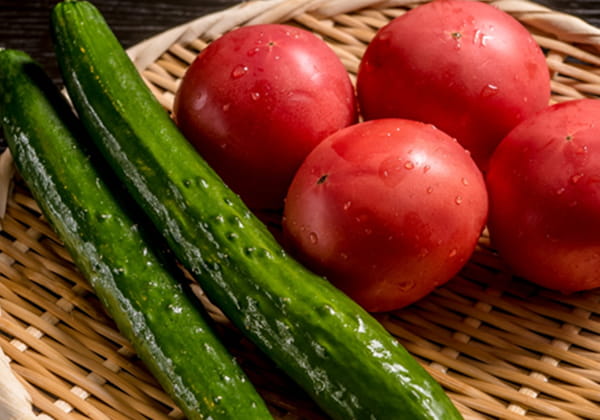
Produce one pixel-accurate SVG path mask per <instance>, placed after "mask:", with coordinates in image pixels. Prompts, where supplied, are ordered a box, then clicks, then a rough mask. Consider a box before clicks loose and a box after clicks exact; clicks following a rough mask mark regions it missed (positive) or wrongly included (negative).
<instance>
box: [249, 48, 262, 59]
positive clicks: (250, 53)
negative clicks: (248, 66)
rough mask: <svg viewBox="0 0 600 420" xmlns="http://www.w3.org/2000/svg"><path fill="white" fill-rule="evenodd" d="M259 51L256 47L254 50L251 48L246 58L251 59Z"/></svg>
mask: <svg viewBox="0 0 600 420" xmlns="http://www.w3.org/2000/svg"><path fill="white" fill-rule="evenodd" d="M259 51H260V48H258V47H255V48H252V49H251V50H248V52H247V54H248V57H252V56H254V55H256V53H257V52H259Z"/></svg>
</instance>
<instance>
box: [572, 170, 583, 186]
mask: <svg viewBox="0 0 600 420" xmlns="http://www.w3.org/2000/svg"><path fill="white" fill-rule="evenodd" d="M583 177H584V175H583V174H582V173H581V172H580V173H578V174H575V175H573V176H572V177H571V182H572V183H573V184H577V183H578V182H579V181H580V180H581V178H583Z"/></svg>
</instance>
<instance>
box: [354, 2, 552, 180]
mask: <svg viewBox="0 0 600 420" xmlns="http://www.w3.org/2000/svg"><path fill="white" fill-rule="evenodd" d="M357 91H358V98H359V103H360V108H361V111H362V113H363V116H364V117H365V119H375V118H385V117H400V118H408V119H414V120H419V121H424V122H428V123H431V124H434V125H436V126H437V127H438V128H439V129H441V130H442V131H445V132H446V133H448V134H450V135H451V136H453V137H456V138H457V139H458V140H459V142H460V143H461V144H462V145H463V146H464V147H465V148H466V149H468V150H470V151H471V154H472V155H473V159H474V160H475V162H477V164H478V165H479V166H480V168H481V169H482V170H484V171H485V170H486V169H487V164H488V160H489V157H490V155H491V153H492V152H493V150H494V148H495V147H496V145H497V144H498V143H499V142H500V140H502V138H503V137H504V136H505V135H506V134H507V133H508V132H509V131H510V129H512V128H513V127H514V126H515V125H516V124H517V123H519V122H520V121H522V120H524V119H525V118H526V117H528V116H530V115H532V114H533V113H535V112H536V111H538V110H540V109H542V108H543V107H545V106H547V105H548V102H549V99H550V75H549V71H548V68H547V65H546V61H545V57H544V54H543V52H542V50H541V49H540V47H539V46H538V45H537V44H536V43H535V41H534V39H533V38H532V36H531V35H530V34H529V32H528V31H527V30H526V29H525V28H524V27H523V26H522V25H521V24H520V23H519V22H518V21H517V20H516V19H514V18H513V17H512V16H510V15H508V14H507V13H505V12H503V11H500V10H499V9H497V8H495V7H493V6H491V5H489V4H486V3H482V2H476V1H464V0H436V1H433V2H431V3H427V4H424V5H421V6H419V7H417V8H415V9H413V10H411V11H409V12H407V13H406V14H404V15H402V16H399V17H397V18H396V19H394V20H393V21H391V22H390V23H389V24H388V25H387V26H385V27H383V28H382V29H380V30H379V32H378V33H377V34H376V36H375V38H374V39H373V40H372V41H371V43H370V44H369V46H368V48H367V50H366V51H365V54H364V55H363V58H362V61H361V65H360V68H359V72H358V76H357Z"/></svg>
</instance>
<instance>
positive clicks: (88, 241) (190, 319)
mask: <svg viewBox="0 0 600 420" xmlns="http://www.w3.org/2000/svg"><path fill="white" fill-rule="evenodd" d="M0 87H1V89H0V115H1V118H2V119H1V122H2V126H3V129H4V135H5V138H6V140H7V142H8V144H9V147H10V151H11V152H12V155H13V157H14V160H15V163H16V166H17V168H18V169H19V171H20V174H21V175H22V177H23V178H24V179H25V181H26V182H27V184H28V186H29V187H30V189H31V192H32V194H33V196H34V197H35V198H36V200H37V202H38V203H39V205H40V207H41V209H42V211H43V213H44V215H45V216H46V217H47V218H48V220H49V221H50V222H51V224H52V226H53V227H54V229H55V230H56V232H57V234H58V235H59V237H60V238H61V239H62V240H63V241H64V243H65V246H66V247H67V248H68V250H69V251H70V253H71V255H72V256H73V259H74V261H75V262H76V264H77V266H78V267H79V269H80V270H81V272H82V273H83V275H84V276H85V277H86V278H87V279H88V280H89V281H90V283H91V285H92V286H93V288H94V290H95V291H96V293H97V295H98V297H99V298H100V299H101V301H102V303H103V304H104V305H105V307H106V309H107V311H108V313H109V314H110V315H111V316H112V318H113V319H114V320H115V322H116V324H117V326H118V327H119V329H120V330H121V332H122V333H123V334H124V335H125V336H126V337H127V338H128V339H129V340H130V341H131V342H132V344H133V346H134V347H135V349H136V351H137V353H138V355H139V356H140V357H141V359H142V360H143V361H144V362H145V363H146V365H147V366H148V368H149V369H150V370H151V371H152V372H153V374H154V375H155V376H156V378H157V379H158V380H159V382H160V383H161V384H162V386H163V387H164V388H165V390H166V391H167V392H168V393H169V394H170V395H171V397H172V398H173V399H174V401H176V402H177V403H178V405H179V406H180V407H181V409H182V410H183V412H184V413H185V414H186V416H187V417H188V418H189V419H206V418H212V419H237V418H239V413H240V412H243V413H244V418H248V419H250V418H252V419H267V418H272V417H271V416H270V414H269V411H268V410H267V408H266V406H265V405H264V403H263V401H262V400H261V398H260V396H259V395H258V394H257V393H256V391H255V390H254V388H253V387H252V385H251V383H250V382H249V381H248V380H247V378H246V376H245V375H244V373H243V372H242V370H241V369H240V368H239V366H238V365H237V364H236V363H235V362H234V361H233V360H232V356H231V355H230V354H229V353H228V352H227V351H226V349H225V348H224V347H223V345H222V344H221V343H220V342H219V340H218V337H217V336H216V335H215V333H214V332H213V331H212V328H211V326H210V325H209V323H208V318H207V316H208V315H206V316H205V315H204V314H203V313H202V312H201V310H200V305H198V304H196V301H195V299H194V298H193V297H192V296H191V293H190V292H188V291H187V290H186V289H184V288H183V287H182V284H181V282H183V281H184V280H183V276H182V275H181V271H180V270H178V268H176V267H175V265H174V264H173V263H172V262H169V261H170V257H167V256H166V254H165V253H164V252H163V251H162V248H161V247H160V245H161V244H163V242H164V241H163V240H162V238H160V236H159V235H158V234H157V232H155V231H154V229H153V227H152V226H151V225H150V224H149V223H148V222H147V220H146V219H145V218H144V217H142V215H140V214H138V213H139V212H138V210H137V208H135V207H134V205H135V203H132V202H129V201H128V197H126V194H123V193H122V191H120V188H121V186H120V184H119V182H118V181H117V179H116V178H114V179H113V178H111V176H110V171H109V170H108V169H107V168H106V167H105V166H104V162H100V161H99V160H98V159H97V157H96V156H95V155H94V153H93V147H92V145H91V143H90V142H89V141H88V140H86V135H84V130H83V127H81V125H80V122H79V120H77V119H76V117H75V116H74V114H73V113H72V111H71V109H70V108H69V105H68V104H67V103H66V101H65V99H64V98H63V97H62V95H61V94H60V92H59V91H58V90H57V88H56V87H55V86H54V85H53V84H52V82H51V81H50V79H48V77H47V76H46V74H45V73H44V71H43V70H42V69H41V68H40V67H39V66H38V65H37V64H35V63H34V62H33V61H32V59H31V58H30V57H29V56H27V55H26V54H25V53H22V52H20V51H14V50H3V51H0ZM115 196H118V197H119V198H118V199H116V198H115Z"/></svg>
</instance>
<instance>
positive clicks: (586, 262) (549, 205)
mask: <svg viewBox="0 0 600 420" xmlns="http://www.w3.org/2000/svg"><path fill="white" fill-rule="evenodd" d="M599 121H600V101H599V100H597V99H582V100H575V101H569V102H565V103H561V104H558V105H553V106H552V107H549V108H547V109H545V110H544V111H542V112H540V113H538V114H537V115H535V116H534V117H531V118H529V119H527V120H526V121H524V122H522V123H521V124H519V125H518V126H517V127H516V128H515V129H514V130H512V131H511V132H510V134H509V135H508V136H507V137H506V138H505V139H504V140H502V142H501V143H500V145H499V146H498V149H497V150H496V152H495V153H494V155H493V156H492V159H491V164H490V170H489V173H488V176H487V183H488V188H489V194H490V216H489V217H490V221H489V230H490V238H491V240H492V242H493V244H494V245H495V246H496V248H497V249H498V251H499V253H500V256H501V257H502V258H503V259H504V260H505V261H506V262H507V263H508V264H509V265H510V266H511V267H512V268H513V269H514V271H515V272H516V273H517V274H519V275H521V276H523V277H525V278H526V279H528V280H530V281H532V282H535V283H537V284H540V285H542V286H544V287H547V288H550V289H556V290H560V291H563V292H574V291H580V290H586V289H592V288H596V287H599V286H600V275H599V273H600V223H598V221H599V220H600V125H598V124H599Z"/></svg>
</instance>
